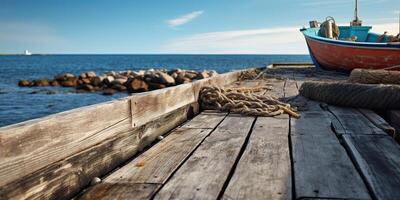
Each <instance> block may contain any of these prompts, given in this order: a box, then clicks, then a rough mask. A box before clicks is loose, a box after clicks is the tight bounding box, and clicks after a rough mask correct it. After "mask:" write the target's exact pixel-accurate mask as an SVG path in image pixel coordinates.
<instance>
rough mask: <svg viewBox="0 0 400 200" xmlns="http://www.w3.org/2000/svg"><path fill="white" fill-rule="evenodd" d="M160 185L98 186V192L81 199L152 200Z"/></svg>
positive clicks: (115, 184) (85, 194)
mask: <svg viewBox="0 0 400 200" xmlns="http://www.w3.org/2000/svg"><path fill="white" fill-rule="evenodd" d="M160 186H161V185H160V184H143V183H139V184H138V183H113V184H107V183H105V184H99V185H96V186H95V187H94V188H96V191H97V192H86V193H84V194H83V195H82V196H81V197H80V198H79V199H81V200H93V199H138V200H140V199H143V200H145V199H150V198H151V196H153V195H154V193H155V192H156V191H157V189H158V188H160Z"/></svg>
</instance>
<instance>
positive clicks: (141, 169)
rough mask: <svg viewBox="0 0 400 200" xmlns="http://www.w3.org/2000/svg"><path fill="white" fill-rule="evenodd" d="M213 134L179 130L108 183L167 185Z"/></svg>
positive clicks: (206, 131) (200, 130)
mask: <svg viewBox="0 0 400 200" xmlns="http://www.w3.org/2000/svg"><path fill="white" fill-rule="evenodd" d="M210 132H211V130H210V129H182V128H179V129H177V130H175V131H173V132H172V133H171V134H170V135H168V137H166V138H165V139H164V140H163V141H161V142H159V143H157V144H156V145H155V146H154V147H152V148H151V149H149V150H148V151H146V152H145V153H143V154H142V155H140V156H139V157H138V158H136V159H135V160H133V161H132V162H130V163H129V164H127V165H126V166H124V167H123V168H121V169H119V170H118V171H116V172H114V173H113V174H112V175H111V176H109V177H107V179H106V180H105V181H106V182H108V183H117V182H123V183H164V182H165V181H166V180H167V178H168V177H169V176H170V175H171V174H172V172H174V171H175V169H176V168H177V167H178V166H179V165H180V164H181V163H182V162H183V160H184V159H185V158H186V157H187V156H188V155H189V154H190V153H191V152H192V151H193V150H194V149H195V148H196V147H197V146H198V145H199V144H200V142H201V141H202V140H203V139H204V138H205V137H206V136H207V135H208V134H209V133H210Z"/></svg>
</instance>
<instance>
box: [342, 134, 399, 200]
mask: <svg viewBox="0 0 400 200" xmlns="http://www.w3.org/2000/svg"><path fill="white" fill-rule="evenodd" d="M343 140H344V142H345V146H346V147H347V148H348V149H349V152H350V153H351V155H352V157H353V159H354V160H355V162H356V165H357V166H358V168H359V169H360V171H361V173H362V175H363V176H364V178H365V180H366V181H367V184H368V186H369V188H370V190H371V191H372V193H373V195H374V197H375V198H376V199H400V189H399V188H400V146H399V145H398V144H397V143H396V142H395V141H394V140H393V139H392V138H390V137H389V136H386V135H355V136H350V135H344V136H343Z"/></svg>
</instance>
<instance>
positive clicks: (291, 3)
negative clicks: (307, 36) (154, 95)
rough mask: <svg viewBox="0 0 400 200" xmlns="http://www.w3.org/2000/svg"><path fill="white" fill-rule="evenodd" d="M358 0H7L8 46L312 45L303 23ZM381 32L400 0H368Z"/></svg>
mask: <svg viewBox="0 0 400 200" xmlns="http://www.w3.org/2000/svg"><path fill="white" fill-rule="evenodd" d="M353 3H354V2H353V0H335V1H327V0H303V1H300V0H279V1H275V0H273V1H267V0H245V1H244V0H241V1H240V0H220V1H216V0H214V1H211V0H201V1H200V0H197V1H195V0H193V1H189V0H158V1H151V0H147V1H145V0H143V1H142V0H118V1H112V0H98V1H89V0H86V1H84V0H68V1H65V0H63V1H62V0H26V1H20V0H0V53H20V52H22V51H23V50H25V49H29V50H30V51H32V52H34V53H145V54H147V53H232V54H235V53H238V54H240V53H243V54H246V53H257V54H279V53H288V54H302V53H307V49H306V46H305V44H304V41H303V38H302V37H301V34H300V33H299V32H298V29H299V28H301V27H302V26H305V25H307V24H308V21H309V20H312V19H317V20H319V21H322V20H323V19H324V18H325V17H326V16H328V15H330V16H334V17H335V18H336V21H338V22H339V23H342V24H347V23H348V22H349V21H350V20H351V19H352V17H353ZM359 4H360V17H361V19H363V20H364V22H365V24H368V25H374V26H375V27H376V31H377V32H383V31H384V30H389V32H392V33H393V34H394V32H396V31H397V30H398V28H397V27H398V25H397V21H398V20H397V18H398V14H396V12H398V11H397V10H400V1H399V0H360V1H359Z"/></svg>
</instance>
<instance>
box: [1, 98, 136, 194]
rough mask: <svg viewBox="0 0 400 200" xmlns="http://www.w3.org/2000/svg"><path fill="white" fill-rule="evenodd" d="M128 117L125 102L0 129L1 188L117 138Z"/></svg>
mask: <svg viewBox="0 0 400 200" xmlns="http://www.w3.org/2000/svg"><path fill="white" fill-rule="evenodd" d="M128 118H130V109H129V100H128V99H122V100H117V101H111V102H107V103H102V104H97V105H92V106H87V107H84V108H77V109H74V110H71V111H67V112H62V113H59V114H55V115H51V116H49V117H45V118H41V119H38V120H31V121H27V122H23V123H19V124H15V125H11V126H7V127H3V128H0V160H1V162H0V187H3V186H4V185H5V184H7V183H10V182H12V181H15V180H17V179H19V178H21V177H24V176H26V175H28V174H31V173H33V172H34V171H36V170H39V169H41V168H43V167H45V166H47V165H49V164H51V163H54V162H57V161H59V160H62V159H64V158H66V157H68V156H71V155H73V154H75V153H78V152H80V151H82V150H84V149H86V148H88V147H90V146H93V145H95V144H97V143H99V142H101V141H104V140H106V139H107V138H110V137H113V136H115V132H114V131H109V130H114V129H118V128H119V127H116V125H117V124H119V123H123V122H124V121H126V120H127V119H128ZM118 126H119V125H118Z"/></svg>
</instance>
